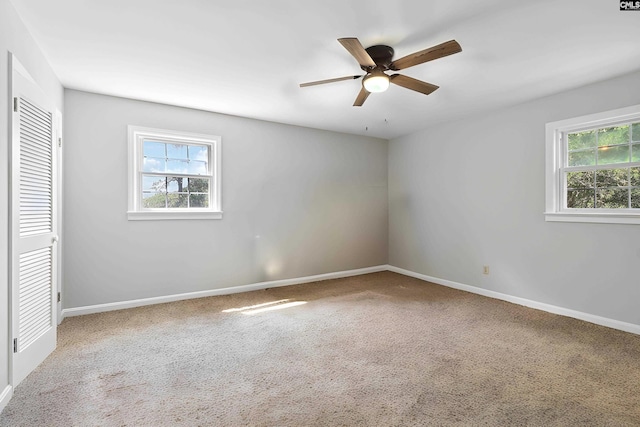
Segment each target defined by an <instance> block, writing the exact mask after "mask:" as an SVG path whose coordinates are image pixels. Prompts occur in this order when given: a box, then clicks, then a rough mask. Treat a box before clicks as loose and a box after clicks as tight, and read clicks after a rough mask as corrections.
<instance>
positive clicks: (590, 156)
mask: <svg viewBox="0 0 640 427" xmlns="http://www.w3.org/2000/svg"><path fill="white" fill-rule="evenodd" d="M595 164H596V150H587V151H577V152H575V153H569V166H591V165H595Z"/></svg>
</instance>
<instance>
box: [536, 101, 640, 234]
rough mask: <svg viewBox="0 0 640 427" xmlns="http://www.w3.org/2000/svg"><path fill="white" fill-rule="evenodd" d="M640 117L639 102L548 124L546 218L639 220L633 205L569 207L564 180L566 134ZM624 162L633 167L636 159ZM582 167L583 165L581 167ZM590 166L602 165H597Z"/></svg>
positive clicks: (555, 219) (639, 217)
mask: <svg viewBox="0 0 640 427" xmlns="http://www.w3.org/2000/svg"><path fill="white" fill-rule="evenodd" d="M638 119H640V105H632V106H629V107H625V108H619V109H617V110H610V111H603V112H600V113H595V114H589V115H586V116H580V117H574V118H570V119H565V120H559V121H556V122H550V123H547V124H546V126H545V213H544V218H545V221H560V222H595V223H609V224H640V213H637V212H634V211H633V210H631V209H624V210H622V209H621V210H620V211H618V210H606V211H603V210H602V209H566V208H565V206H566V201H565V198H566V194H565V189H564V184H563V179H564V177H563V173H562V170H563V168H564V170H565V171H566V170H567V169H570V168H566V167H565V160H564V157H563V156H564V155H565V149H564V146H565V144H566V141H563V140H562V137H563V134H566V133H568V132H577V131H581V130H586V129H594V128H598V127H602V126H610V125H611V126H614V125H616V124H621V123H627V122H635V121H636V120H638ZM621 166H624V167H633V166H635V164H634V163H631V162H629V163H622V164H621ZM580 169H583V168H580ZM587 169H594V170H596V169H599V167H598V166H595V167H592V168H591V167H589V168H587Z"/></svg>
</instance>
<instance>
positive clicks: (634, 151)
mask: <svg viewBox="0 0 640 427" xmlns="http://www.w3.org/2000/svg"><path fill="white" fill-rule="evenodd" d="M638 133H640V130H638ZM631 161H632V162H640V144H633V145H632V146H631Z"/></svg>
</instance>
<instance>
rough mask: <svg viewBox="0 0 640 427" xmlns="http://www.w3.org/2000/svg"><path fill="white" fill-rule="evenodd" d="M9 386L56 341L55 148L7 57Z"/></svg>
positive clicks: (36, 99) (38, 98)
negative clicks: (10, 106) (11, 102)
mask: <svg viewBox="0 0 640 427" xmlns="http://www.w3.org/2000/svg"><path fill="white" fill-rule="evenodd" d="M12 63H13V66H12V68H13V73H12V85H11V86H12V96H13V100H14V111H13V113H12V114H13V120H12V142H11V176H12V184H11V186H12V187H11V202H12V203H11V214H12V216H11V234H12V236H11V243H12V247H11V257H12V262H11V279H12V295H11V299H12V332H13V343H12V344H13V349H12V350H13V381H12V382H13V385H14V386H16V385H18V384H19V383H20V382H21V381H22V380H23V379H24V378H25V377H26V376H27V375H28V374H29V373H30V372H31V371H32V370H33V369H35V367H36V366H38V365H39V364H40V363H41V362H42V361H43V360H44V359H45V358H46V357H47V356H48V355H49V354H50V353H51V352H52V351H53V350H54V349H55V346H56V323H57V322H56V318H55V307H56V305H55V304H56V301H55V298H54V295H56V293H57V292H56V282H55V278H56V258H57V245H56V242H57V235H56V229H57V227H56V218H55V208H56V198H55V197H56V185H55V177H56V170H55V169H56V157H57V153H56V148H55V144H54V135H53V132H54V130H53V113H52V111H53V109H52V108H51V106H50V105H49V104H48V103H47V101H46V100H45V98H44V95H43V94H42V93H41V92H40V90H39V88H38V87H37V86H36V85H35V84H34V83H32V82H31V81H30V80H29V79H28V78H25V77H24V76H23V74H22V73H21V72H20V70H23V69H22V67H20V66H18V65H19V64H18V65H16V64H17V63H16V62H15V59H13V58H12Z"/></svg>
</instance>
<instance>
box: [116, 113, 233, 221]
mask: <svg viewBox="0 0 640 427" xmlns="http://www.w3.org/2000/svg"><path fill="white" fill-rule="evenodd" d="M128 136H129V138H128V139H129V180H128V186H129V188H128V192H129V208H128V210H127V218H128V219H129V220H130V221H137V220H170V219H222V204H221V201H222V197H221V189H222V181H221V175H222V174H221V152H222V137H220V136H217V135H204V134H198V133H191V132H181V131H174V130H166V129H154V128H147V127H142V126H133V125H129V126H128ZM145 139H153V140H156V141H160V142H163V141H166V142H177V143H185V144H199V145H207V146H208V147H209V156H210V158H209V174H208V175H207V176H208V177H210V178H211V185H210V186H209V207H208V208H162V209H160V208H156V209H150V208H143V207H142V200H141V199H142V196H141V194H142V189H141V187H140V186H141V182H142V164H143V154H142V143H143V141H144V140H145Z"/></svg>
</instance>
